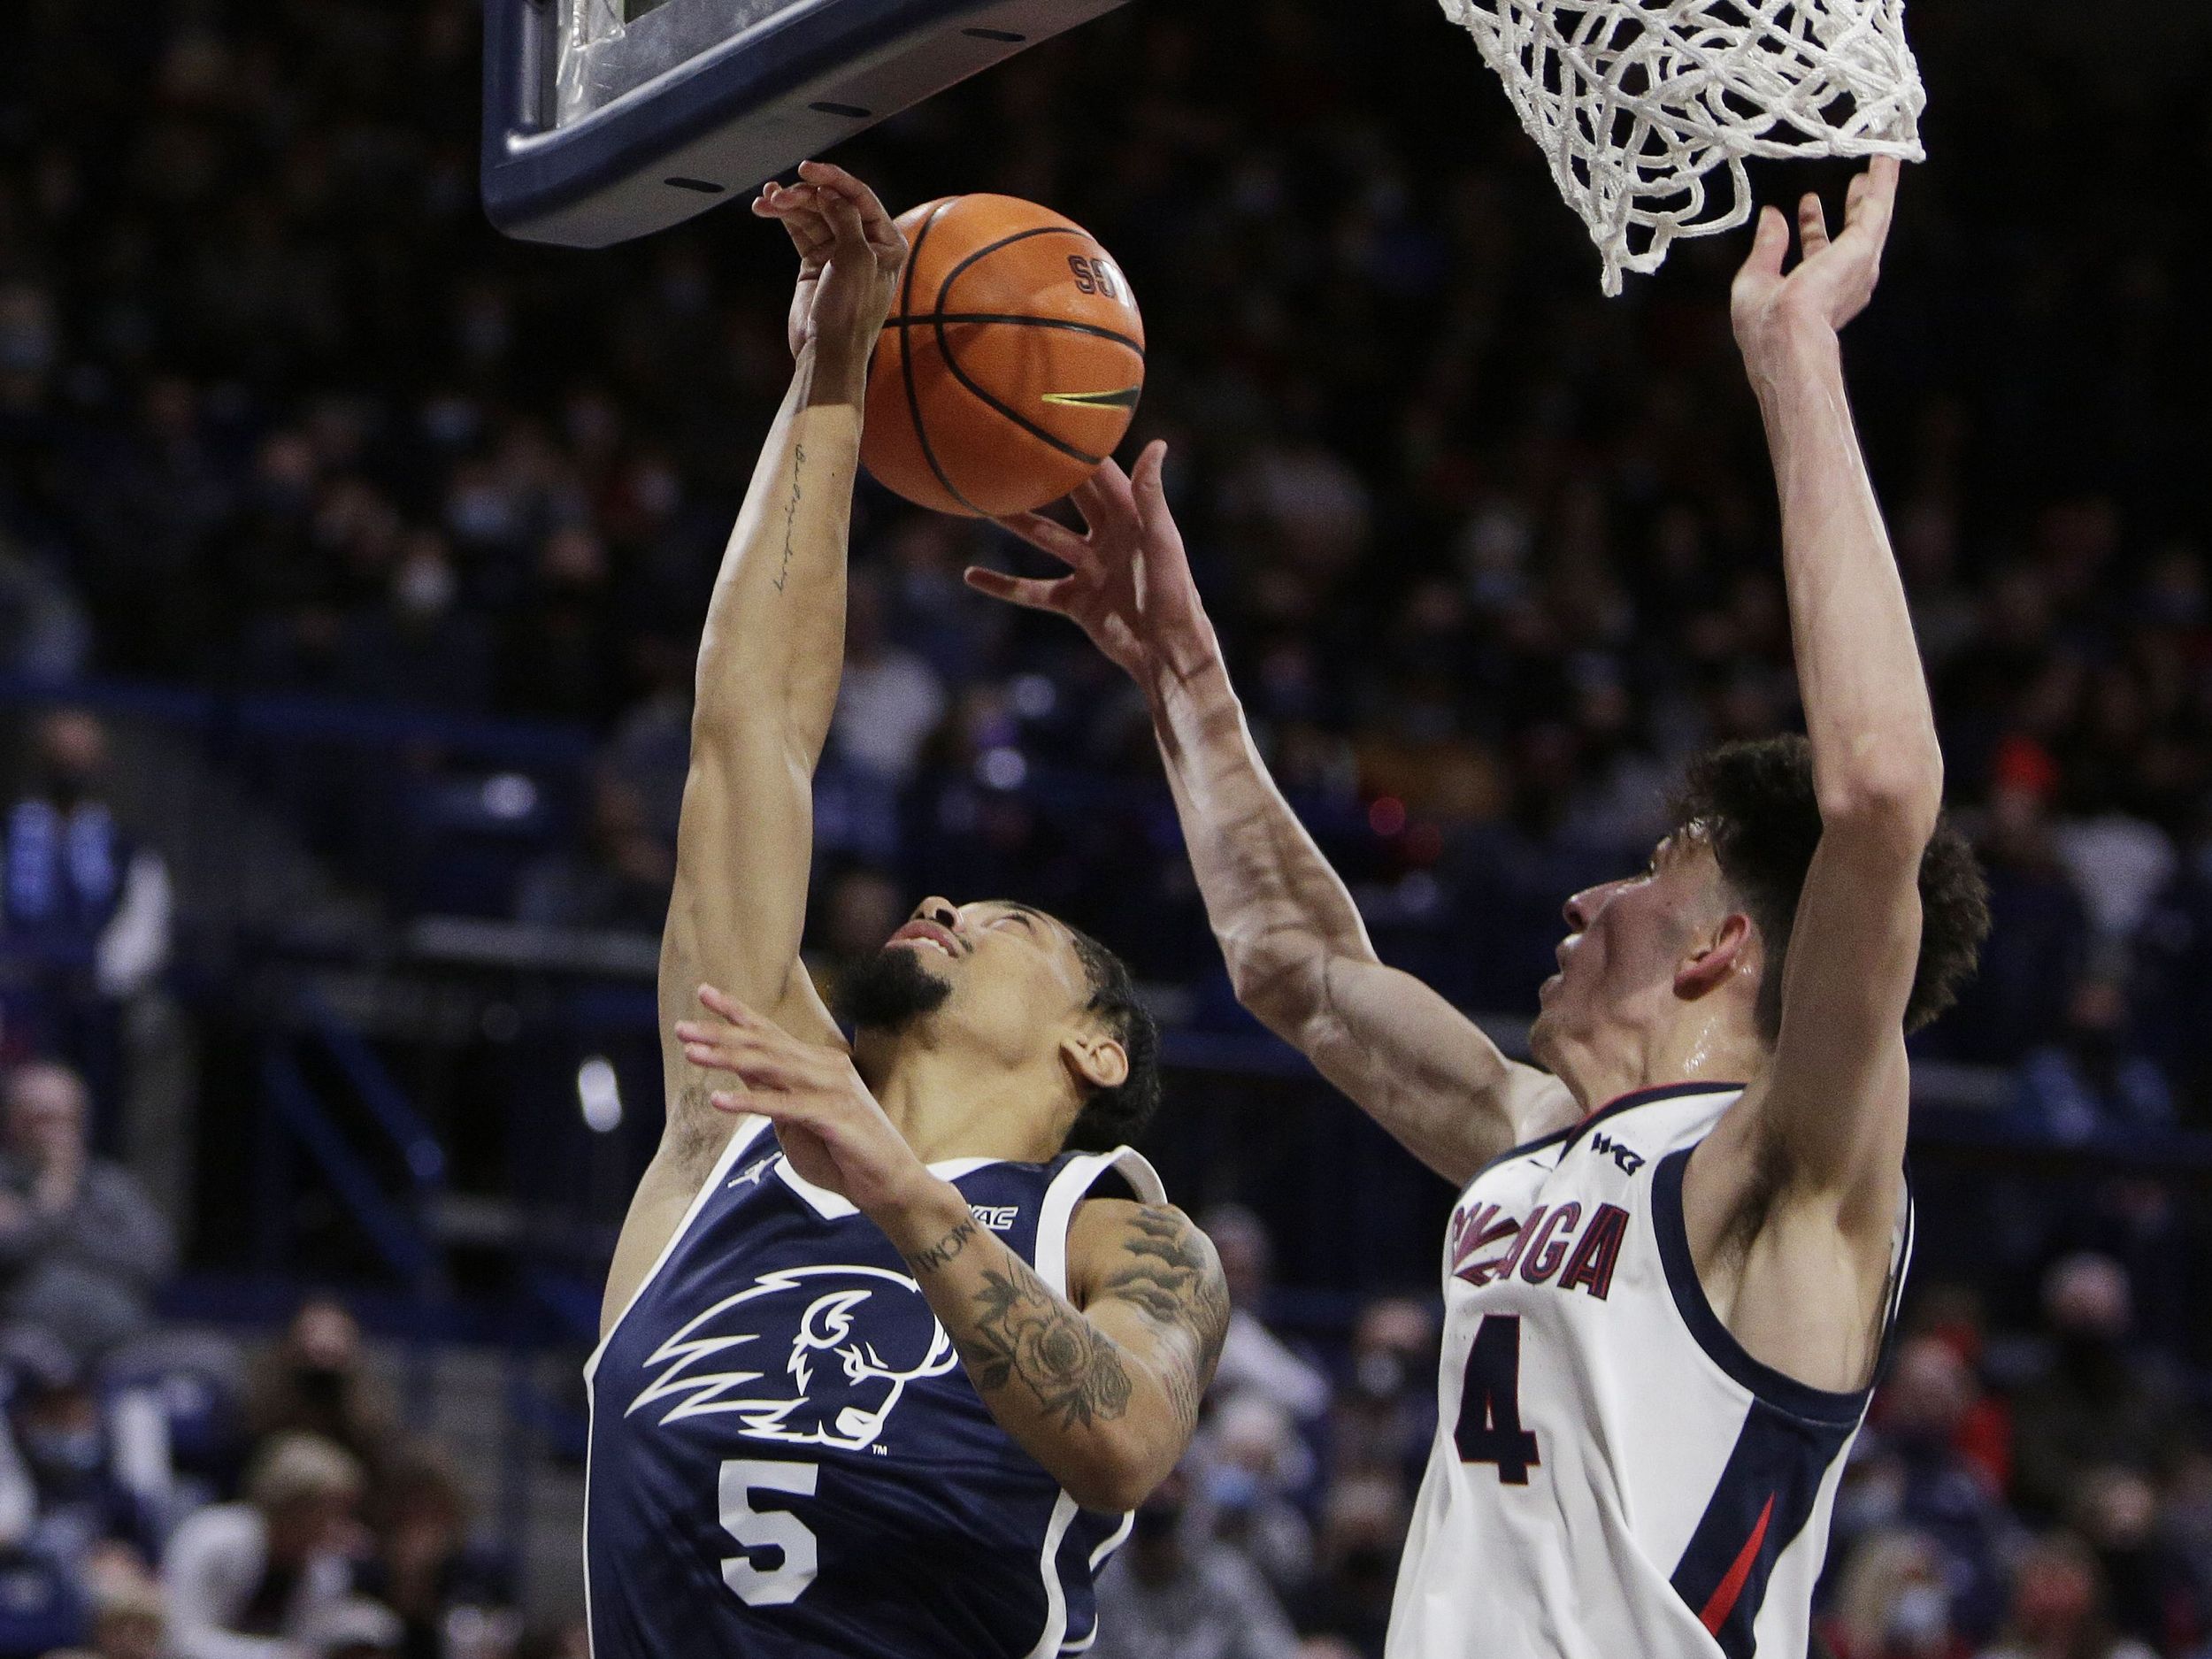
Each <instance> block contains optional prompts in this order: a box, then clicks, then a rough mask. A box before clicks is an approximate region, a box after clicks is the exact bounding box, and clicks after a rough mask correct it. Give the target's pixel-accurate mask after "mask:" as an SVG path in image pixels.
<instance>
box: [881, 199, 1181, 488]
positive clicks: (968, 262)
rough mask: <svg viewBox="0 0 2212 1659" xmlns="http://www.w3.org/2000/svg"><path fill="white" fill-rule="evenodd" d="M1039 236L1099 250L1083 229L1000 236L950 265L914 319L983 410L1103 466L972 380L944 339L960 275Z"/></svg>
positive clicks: (1048, 228) (1099, 458)
mask: <svg viewBox="0 0 2212 1659" xmlns="http://www.w3.org/2000/svg"><path fill="white" fill-rule="evenodd" d="M1039 236H1077V237H1080V238H1081V239H1082V240H1083V241H1084V242H1088V243H1090V245H1091V246H1092V247H1093V248H1098V242H1097V240H1096V239H1095V238H1094V237H1093V236H1092V235H1091V234H1090V233H1089V232H1088V231H1087V230H1084V229H1083V228H1082V227H1079V226H1076V225H1037V226H1033V227H1030V228H1029V229H1027V230H1019V231H1016V232H1015V233H1014V234H1011V235H1010V236H1002V237H1000V238H999V239H998V240H997V241H996V242H986V243H985V244H984V245H983V246H982V247H980V248H978V249H977V250H975V251H974V252H973V253H972V254H970V255H969V256H968V257H966V258H964V259H963V260H962V261H961V262H960V263H959V264H958V265H955V266H953V268H952V269H951V270H949V271H948V272H946V273H945V278H944V280H943V281H941V282H940V283H939V284H938V285H937V293H936V296H935V298H936V307H935V309H934V311H933V312H932V313H931V314H930V315H929V316H928V317H927V318H926V319H916V320H917V321H922V320H926V321H927V322H928V323H929V324H930V325H931V326H932V327H933V328H934V329H935V331H936V334H937V355H938V356H939V357H941V358H942V359H943V361H944V365H945V367H946V368H947V369H949V371H951V373H952V377H953V379H954V380H957V381H959V382H960V384H961V386H962V387H964V388H965V389H966V390H967V393H968V395H969V396H972V397H973V398H974V399H975V400H976V401H977V402H978V403H981V404H982V405H983V406H984V407H985V408H987V409H989V410H991V411H994V412H995V413H996V414H997V415H999V416H1000V418H1001V419H1004V420H1007V421H1009V422H1010V423H1012V424H1013V425H1014V426H1018V427H1019V428H1021V430H1022V431H1024V432H1025V433H1027V434H1029V435H1030V436H1031V437H1033V438H1034V439H1036V440H1037V442H1040V443H1042V444H1046V445H1048V446H1049V447H1050V448H1052V449H1056V450H1058V451H1059V452H1060V453H1061V454H1062V455H1064V456H1066V457H1068V458H1069V459H1070V460H1071V461H1079V462H1081V463H1082V464H1083V465H1085V466H1090V467H1097V466H1103V465H1105V464H1106V460H1107V457H1105V456H1103V455H1093V454H1091V453H1090V452H1089V451H1088V450H1087V449H1077V448H1076V447H1075V445H1073V444H1071V443H1070V442H1068V441H1067V440H1066V439H1064V438H1063V437H1061V436H1060V435H1059V434H1057V433H1055V432H1053V431H1051V430H1050V429H1048V427H1045V426H1040V425H1039V424H1038V423H1037V422H1035V421H1033V420H1032V419H1029V417H1028V416H1026V415H1025V414H1023V413H1022V412H1021V411H1019V410H1018V409H1016V408H1015V407H1014V406H1013V405H1012V404H1010V403H1007V402H1006V401H1005V400H1004V399H1003V398H1001V397H999V396H997V395H996V394H995V393H994V392H991V391H989V390H988V389H987V388H985V387H984V386H983V385H982V383H981V382H980V381H979V380H976V379H975V377H974V376H973V375H972V374H970V373H968V372H967V371H966V370H965V369H964V368H962V367H961V366H960V359H959V358H958V357H956V356H955V355H954V353H953V349H952V342H951V341H949V339H947V338H946V336H945V329H946V326H947V325H948V324H949V322H950V321H951V320H952V318H953V317H955V316H956V315H958V313H956V312H948V311H946V310H945V303H946V301H947V299H948V298H949V296H951V293H952V288H953V284H954V283H956V282H957V281H958V280H960V279H961V278H962V277H963V276H964V275H966V274H967V273H968V272H969V271H970V270H972V269H973V268H974V267H975V266H976V265H980V264H981V263H982V262H983V261H984V260H986V259H987V258H989V257H991V256H992V255H993V254H995V253H997V252H999V251H1001V250H1003V249H1007V248H1010V247H1012V246H1013V245H1014V244H1015V243H1016V242H1031V241H1033V240H1035V239H1036V238H1037V237H1039ZM1098 251H1099V252H1100V254H1101V255H1102V256H1103V255H1104V253H1105V250H1104V249H1102V248H1099V249H1098ZM1008 320H1009V322H1010V323H1017V322H1018V323H1028V322H1036V321H1042V320H1047V319H1036V318H1027V317H1025V318H1020V319H1008ZM1069 321H1070V322H1071V324H1072V323H1073V319H1069ZM1074 326H1075V327H1076V328H1077V329H1078V330H1079V332H1082V333H1086V334H1090V333H1097V334H1106V335H1107V337H1109V338H1111V339H1117V340H1118V341H1119V342H1120V343H1121V344H1123V345H1125V346H1128V347H1129V349H1132V350H1133V351H1135V352H1136V353H1137V355H1138V357H1140V358H1141V357H1143V355H1144V349H1143V348H1142V347H1141V346H1138V345H1136V344H1134V342H1131V341H1129V340H1128V339H1127V338H1126V337H1124V336H1118V335H1114V334H1110V331H1108V330H1106V329H1103V328H1097V329H1093V328H1089V327H1086V326H1082V325H1079V324H1075V325H1074Z"/></svg>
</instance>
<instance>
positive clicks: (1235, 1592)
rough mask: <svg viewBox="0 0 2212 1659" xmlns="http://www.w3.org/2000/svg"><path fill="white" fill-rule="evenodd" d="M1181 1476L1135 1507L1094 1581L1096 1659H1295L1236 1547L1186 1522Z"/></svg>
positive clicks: (1289, 1636) (1266, 1595) (1288, 1636)
mask: <svg viewBox="0 0 2212 1659" xmlns="http://www.w3.org/2000/svg"><path fill="white" fill-rule="evenodd" d="M1189 1500H1190V1478H1189V1476H1188V1475H1187V1474H1186V1473H1184V1472H1181V1471H1178V1472H1177V1473H1175V1474H1172V1475H1170V1476H1169V1477H1168V1478H1167V1479H1166V1480H1165V1481H1164V1482H1162V1483H1161V1485H1160V1487H1159V1489H1158V1490H1157V1491H1156V1492H1154V1493H1153V1494H1152V1495H1151V1496H1150V1497H1149V1498H1147V1499H1146V1500H1145V1502H1144V1503H1143V1504H1142V1505H1141V1507H1140V1508H1139V1509H1138V1510H1137V1515H1136V1521H1135V1524H1134V1526H1133V1530H1132V1532H1131V1534H1130V1540H1129V1545H1128V1548H1125V1549H1124V1550H1123V1551H1122V1552H1121V1554H1120V1555H1117V1556H1116V1557H1115V1558H1114V1559H1113V1561H1112V1562H1111V1563H1109V1565H1108V1566H1107V1568H1106V1571H1104V1572H1102V1574H1100V1575H1099V1580H1098V1605H1099V1609H1100V1617H1099V1622H1098V1625H1099V1628H1098V1643H1097V1646H1096V1647H1094V1649H1093V1652H1094V1653H1095V1654H1096V1655H1098V1659H1198V1656H1199V1655H1204V1656H1205V1659H1297V1654H1298V1639H1297V1637H1296V1636H1295V1635H1294V1633H1293V1632H1292V1631H1291V1627H1290V1624H1289V1622H1288V1621H1287V1620H1286V1619H1285V1618H1284V1617H1283V1610H1282V1609H1281V1607H1280V1606H1279V1605H1278V1604H1277V1602H1276V1600H1275V1597H1274V1595H1273V1594H1272V1593H1271V1591H1270V1590H1269V1589H1268V1587H1267V1584H1266V1581H1265V1580H1264V1579H1263V1578H1261V1577H1260V1575H1259V1574H1258V1572H1257V1571H1255V1570H1254V1569H1253V1567H1252V1566H1251V1564H1250V1563H1248V1562H1247V1561H1245V1560H1244V1558H1243V1557H1242V1556H1240V1555H1238V1554H1237V1553H1236V1552H1235V1551H1234V1550H1233V1549H1229V1548H1225V1546H1223V1545H1220V1544H1216V1543H1212V1542H1210V1541H1209V1540H1205V1539H1203V1538H1202V1537H1199V1536H1197V1535H1196V1534H1195V1532H1194V1528H1192V1527H1191V1526H1190V1525H1188V1524H1187V1510H1188V1505H1189Z"/></svg>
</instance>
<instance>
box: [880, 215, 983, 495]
mask: <svg viewBox="0 0 2212 1659" xmlns="http://www.w3.org/2000/svg"><path fill="white" fill-rule="evenodd" d="M951 205H952V203H951V202H941V203H940V204H938V205H937V206H935V207H933V208H932V209H931V210H930V214H929V217H928V218H927V219H924V220H923V221H922V227H921V228H920V229H919V230H918V231H916V232H915V233H914V245H913V247H911V248H910V249H909V250H907V256H906V276H905V280H904V281H903V282H902V285H901V288H902V291H901V293H900V296H899V310H900V311H901V313H902V315H901V316H899V317H898V318H897V319H895V320H896V321H897V323H898V326H899V378H900V379H901V380H902V381H903V382H904V384H905V388H906V418H907V419H909V420H910V421H912V422H913V423H914V439H915V442H918V444H920V445H921V448H922V459H924V460H925V461H926V462H928V463H929V470H930V471H931V472H933V473H934V474H935V475H936V479H937V482H938V483H939V485H940V486H941V487H942V488H943V489H944V492H945V494H947V495H949V496H951V497H952V498H953V499H954V500H955V501H956V502H958V503H960V504H961V505H962V506H963V507H965V508H966V509H967V510H968V511H970V512H972V513H973V514H975V515H976V517H977V518H989V517H990V516H991V515H990V514H988V513H987V512H985V511H983V509H982V508H980V507H979V506H977V505H976V504H975V503H973V502H972V501H970V500H969V499H968V498H967V497H966V496H965V495H962V494H961V493H960V490H959V488H958V487H957V486H956V485H955V484H954V483H953V481H952V480H951V479H950V478H949V476H947V474H946V472H945V468H944V464H943V463H942V462H941V461H940V460H938V458H937V451H936V449H934V448H933V447H932V445H931V443H930V442H929V426H928V424H927V423H926V421H924V420H923V419H922V399H921V395H920V393H919V392H918V391H917V390H916V389H915V386H914V351H913V342H911V341H910V339H909V338H908V334H909V333H910V329H911V327H912V321H911V319H912V314H913V311H914V273H915V270H916V268H917V267H918V266H919V265H920V264H921V261H922V244H923V243H924V242H927V241H928V240H929V233H930V228H931V227H933V225H935V224H936V223H937V219H938V217H939V215H941V213H943V212H944V211H945V210H946V209H947V208H949V207H950V206H951ZM944 292H945V285H944V283H939V284H938V285H937V303H938V304H940V305H942V304H943V303H944ZM941 332H942V331H940V333H941Z"/></svg>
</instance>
